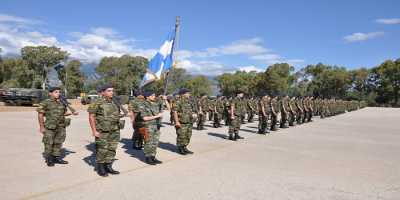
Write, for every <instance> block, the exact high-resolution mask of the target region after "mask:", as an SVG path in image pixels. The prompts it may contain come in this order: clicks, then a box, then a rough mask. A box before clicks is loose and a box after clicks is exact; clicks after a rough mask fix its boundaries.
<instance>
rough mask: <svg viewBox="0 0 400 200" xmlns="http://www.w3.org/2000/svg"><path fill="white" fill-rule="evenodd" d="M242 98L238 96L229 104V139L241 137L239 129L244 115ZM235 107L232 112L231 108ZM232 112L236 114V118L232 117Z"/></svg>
mask: <svg viewBox="0 0 400 200" xmlns="http://www.w3.org/2000/svg"><path fill="white" fill-rule="evenodd" d="M243 106H244V105H243V103H242V99H240V98H239V97H236V98H234V99H232V101H231V102H230V103H229V105H228V124H229V131H228V133H229V139H231V140H236V139H241V137H240V136H239V130H240V125H241V120H242V118H241V117H242V116H243V112H245V111H244V108H243ZM232 107H233V112H234V113H231V108H232ZM231 114H233V115H234V119H232V118H231Z"/></svg>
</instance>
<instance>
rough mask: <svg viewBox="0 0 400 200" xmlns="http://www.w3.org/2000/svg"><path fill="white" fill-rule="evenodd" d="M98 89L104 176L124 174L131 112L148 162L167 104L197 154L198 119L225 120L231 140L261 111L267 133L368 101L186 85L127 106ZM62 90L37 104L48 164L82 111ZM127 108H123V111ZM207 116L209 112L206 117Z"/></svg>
mask: <svg viewBox="0 0 400 200" xmlns="http://www.w3.org/2000/svg"><path fill="white" fill-rule="evenodd" d="M98 92H99V95H100V96H101V98H98V99H97V100H96V101H95V102H93V103H91V104H90V105H89V107H88V109H87V111H88V113H89V125H90V128H91V133H92V136H93V137H94V142H95V145H96V152H95V156H96V163H97V173H98V174H99V175H100V176H103V177H105V176H108V174H119V172H118V171H116V170H114V168H113V167H112V164H113V162H114V160H115V156H116V149H117V146H118V143H119V140H120V130H121V129H123V128H124V127H125V126H124V125H125V121H124V120H122V118H123V117H125V116H127V115H129V117H130V122H131V124H132V127H133V130H134V131H133V136H132V141H133V148H135V149H137V150H143V152H144V154H145V162H146V163H148V164H150V165H156V164H161V163H162V161H160V160H158V159H157V158H156V154H157V147H158V143H159V138H160V134H161V127H162V126H163V125H162V123H161V122H162V117H163V116H164V115H163V111H164V110H165V109H168V110H170V112H171V123H172V125H174V126H175V130H176V135H177V137H176V146H177V153H179V154H181V155H189V154H193V152H192V151H190V150H189V149H188V146H189V144H190V140H191V136H192V129H193V125H194V124H196V123H197V129H199V130H201V129H204V123H205V122H206V121H207V120H211V121H213V124H214V127H215V128H218V127H221V126H222V124H221V122H222V121H225V125H227V126H229V129H228V138H229V139H230V140H237V139H243V137H241V136H240V135H239V130H240V126H241V124H243V123H245V121H246V116H247V121H249V122H252V121H253V120H254V119H255V118H254V116H255V115H256V114H258V116H259V117H258V119H259V128H258V129H259V130H258V131H259V133H260V134H266V133H268V132H269V130H272V131H274V130H277V128H278V125H279V127H281V128H287V127H289V126H293V125H295V124H301V123H305V122H310V121H312V117H313V116H314V115H320V116H321V118H324V117H329V116H333V115H337V114H340V113H344V112H346V111H352V110H356V109H358V108H360V107H364V106H365V105H364V104H360V103H359V102H356V101H342V100H335V99H318V98H317V99H314V98H312V97H304V98H289V97H288V96H285V97H280V98H278V97H270V96H268V95H264V96H263V97H261V98H244V92H243V91H237V93H236V96H235V97H232V98H229V99H228V98H226V97H223V96H218V97H217V99H209V98H208V97H207V96H206V95H202V96H201V97H200V98H194V97H192V96H191V94H190V90H188V89H181V90H180V91H179V93H178V95H176V96H175V97H174V98H173V99H171V98H170V99H168V98H167V97H166V96H163V95H160V96H158V97H157V96H156V94H155V92H152V91H145V92H142V93H140V94H139V95H137V97H136V98H135V99H133V100H131V101H130V102H129V105H128V111H126V110H125V109H124V107H123V106H121V104H120V103H119V102H118V101H117V98H116V97H115V96H114V89H113V86H112V85H109V84H105V85H102V86H101V87H99V88H98ZM60 95H61V90H60V88H58V87H52V88H50V89H49V96H50V98H49V99H47V100H44V101H43V102H41V103H40V105H39V107H38V108H37V112H38V121H39V127H40V133H42V134H43V140H42V141H43V144H44V150H45V152H44V154H45V158H46V163H47V165H48V166H54V164H67V163H68V162H67V161H65V160H63V159H62V156H61V149H62V144H63V143H64V141H65V139H66V127H67V126H68V125H69V124H70V122H71V121H70V119H69V118H66V116H70V115H78V112H76V111H68V109H67V108H69V109H70V110H71V108H70V106H68V105H67V104H65V102H64V103H63V102H62V99H60ZM121 111H123V113H124V114H121ZM207 117H208V118H207Z"/></svg>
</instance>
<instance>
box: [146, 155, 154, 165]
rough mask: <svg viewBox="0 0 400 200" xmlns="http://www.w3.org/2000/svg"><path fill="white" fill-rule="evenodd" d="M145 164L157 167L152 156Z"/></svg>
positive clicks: (147, 158)
mask: <svg viewBox="0 0 400 200" xmlns="http://www.w3.org/2000/svg"><path fill="white" fill-rule="evenodd" d="M145 162H146V163H147V164H149V165H155V164H156V163H155V162H154V160H153V158H152V157H151V156H149V157H146V159H145Z"/></svg>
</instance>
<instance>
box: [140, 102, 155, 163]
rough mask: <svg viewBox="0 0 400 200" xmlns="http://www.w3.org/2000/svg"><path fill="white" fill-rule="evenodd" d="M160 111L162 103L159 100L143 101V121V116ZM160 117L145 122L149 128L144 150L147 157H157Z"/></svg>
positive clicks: (141, 112)
mask: <svg viewBox="0 0 400 200" xmlns="http://www.w3.org/2000/svg"><path fill="white" fill-rule="evenodd" d="M159 113H160V104H159V102H158V101H156V102H151V101H148V100H146V101H145V102H144V103H143V109H142V110H141V111H140V118H141V121H142V122H144V120H143V117H151V116H156V115H158V114H159ZM159 121H160V120H158V119H153V120H150V121H146V122H144V124H145V125H144V127H145V128H146V129H147V131H148V133H149V135H148V138H145V141H144V148H143V152H144V155H145V156H146V157H155V156H156V153H157V152H156V151H157V146H158V142H159V139H160V126H159Z"/></svg>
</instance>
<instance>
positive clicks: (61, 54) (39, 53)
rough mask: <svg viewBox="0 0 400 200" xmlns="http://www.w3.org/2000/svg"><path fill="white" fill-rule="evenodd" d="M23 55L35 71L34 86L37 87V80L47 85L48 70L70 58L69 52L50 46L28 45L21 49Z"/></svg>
mask: <svg viewBox="0 0 400 200" xmlns="http://www.w3.org/2000/svg"><path fill="white" fill-rule="evenodd" d="M21 57H22V59H23V60H25V61H26V62H27V63H28V66H29V68H30V69H33V71H34V81H33V82H32V87H37V84H38V83H37V82H40V83H41V84H42V87H45V84H44V83H46V81H47V73H48V71H49V70H50V69H51V68H52V67H54V65H56V64H58V63H60V62H61V61H63V60H66V59H67V58H68V53H67V52H66V51H62V50H61V49H60V48H58V47H54V46H52V47H48V46H35V47H33V46H26V47H24V48H22V49H21Z"/></svg>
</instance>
